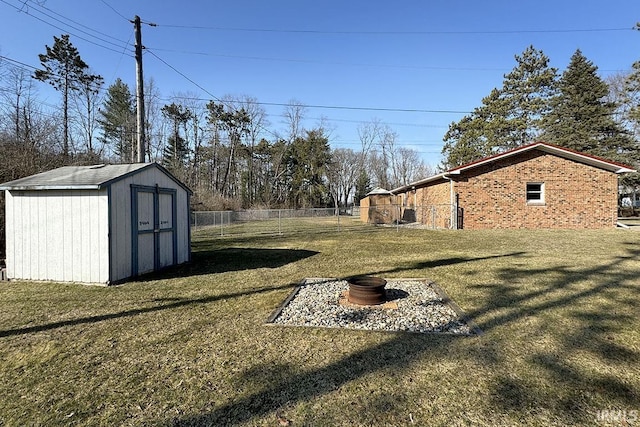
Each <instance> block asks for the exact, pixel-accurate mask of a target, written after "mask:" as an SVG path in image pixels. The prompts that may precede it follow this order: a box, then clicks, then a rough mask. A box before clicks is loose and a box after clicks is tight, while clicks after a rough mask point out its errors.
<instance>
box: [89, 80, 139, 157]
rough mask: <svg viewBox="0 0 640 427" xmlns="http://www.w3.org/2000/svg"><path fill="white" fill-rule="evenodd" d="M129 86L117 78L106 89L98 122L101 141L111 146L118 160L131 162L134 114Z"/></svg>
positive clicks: (134, 123)
mask: <svg viewBox="0 0 640 427" xmlns="http://www.w3.org/2000/svg"><path fill="white" fill-rule="evenodd" d="M135 114H136V113H135V108H134V105H133V96H132V95H131V91H130V90H129V86H128V85H127V84H126V83H124V82H123V81H122V80H120V79H117V80H116V81H115V82H114V83H113V84H112V85H111V86H109V88H108V89H107V96H106V98H105V100H104V103H103V105H102V108H101V109H100V116H101V118H100V119H98V123H99V124H100V126H101V127H102V138H101V139H102V142H104V143H105V144H107V145H109V146H111V147H112V150H113V152H114V153H115V154H116V155H117V156H118V157H119V158H120V161H122V162H125V163H128V162H133V161H134V157H133V141H134V140H135V136H136V134H135V125H136V115H135Z"/></svg>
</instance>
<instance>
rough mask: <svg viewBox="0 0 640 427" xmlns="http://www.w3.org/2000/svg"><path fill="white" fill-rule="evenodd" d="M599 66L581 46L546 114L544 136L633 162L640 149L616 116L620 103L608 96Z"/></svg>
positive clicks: (546, 138)
mask: <svg viewBox="0 0 640 427" xmlns="http://www.w3.org/2000/svg"><path fill="white" fill-rule="evenodd" d="M597 70H598V68H597V67H596V66H595V65H594V64H593V63H592V62H591V61H589V60H588V59H587V58H585V56H584V55H583V54H582V52H581V51H580V50H579V49H578V50H577V51H576V52H575V53H574V54H573V56H572V57H571V61H570V63H569V66H568V67H567V69H566V70H565V72H564V73H563V74H562V77H561V78H560V82H559V85H558V89H559V93H558V95H557V96H556V97H554V99H553V100H552V111H551V112H550V113H549V114H548V115H547V116H546V118H545V123H544V127H545V132H544V139H545V141H547V142H550V143H553V144H557V145H560V146H563V147H567V148H570V149H573V150H577V151H582V152H586V153H590V154H593V155H596V156H600V157H604V158H607V159H610V160H614V161H620V162H629V160H630V158H633V157H637V149H636V147H635V144H634V143H633V140H632V139H631V138H630V136H629V132H628V131H626V130H625V129H623V128H622V127H621V126H620V125H619V124H618V123H617V122H616V121H615V120H614V118H613V117H614V113H615V109H616V105H615V104H613V103H612V102H608V101H607V100H606V96H607V94H608V92H609V87H608V86H607V84H606V83H605V82H604V81H603V80H602V79H601V78H600V77H599V76H598V74H597Z"/></svg>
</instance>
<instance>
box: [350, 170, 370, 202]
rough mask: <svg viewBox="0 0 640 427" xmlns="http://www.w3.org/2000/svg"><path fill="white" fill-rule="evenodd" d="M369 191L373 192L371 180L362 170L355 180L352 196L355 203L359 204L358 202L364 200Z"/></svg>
mask: <svg viewBox="0 0 640 427" xmlns="http://www.w3.org/2000/svg"><path fill="white" fill-rule="evenodd" d="M371 190H373V188H371V179H369V175H368V174H367V171H365V170H364V169H363V170H361V171H360V173H359V174H358V179H357V180H356V189H355V195H354V196H353V199H354V201H355V203H360V200H362V199H364V198H365V197H366V196H367V194H369V192H370V191H371Z"/></svg>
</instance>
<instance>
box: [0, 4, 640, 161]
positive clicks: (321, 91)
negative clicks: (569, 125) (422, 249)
mask: <svg viewBox="0 0 640 427" xmlns="http://www.w3.org/2000/svg"><path fill="white" fill-rule="evenodd" d="M136 14H137V15H139V16H140V17H141V18H142V20H143V21H144V22H148V23H155V24H157V26H155V27H151V26H147V25H145V26H144V27H143V44H144V45H145V47H146V48H147V50H148V51H150V52H146V53H145V55H144V71H145V77H147V78H148V77H153V79H154V80H155V83H156V85H157V86H158V88H159V89H160V91H161V93H162V95H163V97H164V98H167V99H168V98H169V97H170V96H171V95H172V94H177V93H186V92H188V93H191V94H197V95H198V96H200V97H202V98H206V99H210V98H211V95H214V96H216V97H223V96H225V95H227V94H231V95H237V96H240V95H249V96H252V97H255V98H257V99H258V101H260V102H264V103H273V104H286V103H287V102H289V101H290V100H291V99H296V100H298V101H300V102H302V103H303V104H308V105H312V106H331V107H357V108H361V107H362V108H370V109H380V110H367V109H351V108H349V109H344V108H317V107H309V108H308V109H307V121H306V123H305V124H306V126H308V127H312V126H314V124H316V123H317V121H318V119H319V118H320V117H325V118H326V119H327V120H328V122H329V123H330V124H331V125H332V126H333V127H334V130H333V132H332V137H331V145H332V147H346V148H352V149H354V150H357V149H358V148H359V141H358V135H357V130H356V129H357V126H358V123H359V122H366V121H370V120H372V119H374V118H375V119H378V120H380V121H381V122H383V123H387V124H389V126H390V127H391V128H392V129H394V130H395V131H396V132H397V134H398V142H399V143H400V144H401V145H404V146H407V147H410V148H413V149H414V150H416V151H418V152H420V153H421V155H422V157H423V158H424V159H425V161H426V162H427V163H429V164H431V165H432V166H436V165H437V164H438V163H439V161H440V159H441V156H440V150H441V148H442V137H443V135H444V133H445V132H446V130H447V127H448V125H449V123H451V122H452V121H458V120H459V119H460V118H461V117H462V116H463V115H464V112H468V111H471V110H473V109H474V108H475V107H477V106H479V105H480V104H481V99H482V98H483V97H484V96H486V95H488V94H489V92H490V91H491V89H492V88H494V87H501V86H502V80H503V75H504V74H505V73H507V72H509V71H510V70H511V69H512V68H513V67H514V65H515V60H514V55H517V54H520V53H522V51H524V50H525V49H526V48H527V46H529V45H533V46H534V47H536V48H537V49H541V50H542V51H543V52H544V53H545V54H546V55H547V56H549V57H550V59H551V65H552V66H555V67H557V68H559V69H560V70H563V69H564V68H565V67H566V66H567V64H568V62H569V58H570V57H571V55H572V54H573V52H574V51H575V50H576V49H578V48H579V49H581V50H582V52H583V54H584V55H585V56H586V57H587V58H588V59H590V60H591V61H593V62H594V64H595V65H596V66H598V68H599V71H600V75H601V76H602V77H606V76H607V75H610V74H612V73H616V72H622V71H627V70H629V69H630V67H631V64H632V63H633V62H634V61H636V60H640V32H638V31H634V30H633V29H632V28H633V26H634V25H635V23H636V22H638V21H640V2H638V1H637V0H608V1H607V2H603V1H595V0H581V1H573V0H571V1H557V0H556V1H548V0H538V1H535V2H522V1H512V0H509V1H506V0H500V1H483V2H480V1H462V0H446V1H444V0H443V1H424V0H422V1H409V0H406V1H402V0H399V1H396V2H388V1H385V2H382V1H376V0H368V1H363V0H357V1H356V0H353V1H349V0H340V1H334V0H318V1H313V2H311V1H300V0H298V1H290V0H272V1H257V0H254V1H249V0H235V1H231V2H211V1H182V2H178V1H157V0H156V1H147V0H142V1H125V0H86V1H78V0H46V1H43V0H40V1H39V2H37V3H35V2H30V1H29V2H27V3H26V4H25V3H24V0H0V55H3V56H5V57H8V58H11V59H13V60H17V61H20V62H22V63H25V64H29V65H32V66H38V65H39V61H38V56H37V55H38V54H39V53H43V52H44V50H45V45H52V43H53V36H54V35H55V36H59V35H60V34H63V33H69V34H70V37H71V41H72V43H73V44H74V45H75V46H76V47H77V48H78V49H79V51H80V54H81V56H82V58H83V59H84V60H85V62H87V63H88V64H89V66H90V67H91V68H92V69H93V70H94V72H96V73H98V74H101V75H102V76H103V77H104V78H105V80H106V83H107V85H109V84H111V83H113V81H114V80H115V79H116V78H117V77H120V78H122V79H123V80H124V81H125V82H127V83H128V84H130V86H131V87H132V88H133V87H134V82H135V63H134V59H133V52H132V50H133V42H134V40H133V25H132V24H131V23H130V22H128V20H130V19H133V17H134V15H136ZM56 27H57V28H56ZM154 55H155V56H154ZM158 58H161V59H162V61H164V62H166V63H168V64H169V65H171V66H172V67H173V68H175V69H176V70H178V71H179V72H180V73H182V74H184V75H186V76H187V77H188V78H189V79H190V80H192V81H193V82H196V83H197V85H198V86H200V87H198V86H196V85H194V84H193V83H192V82H190V81H189V80H187V79H185V78H184V77H183V76H182V75H180V74H179V73H177V72H176V71H175V70H174V69H172V68H170V67H168V66H167V65H166V64H164V63H163V62H162V61H160V60H159V59H158ZM39 85H40V97H41V99H43V100H44V101H45V102H46V103H48V104H59V96H58V94H57V93H55V92H52V91H51V90H50V89H48V88H47V87H46V85H44V84H40V83H39ZM201 88H203V89H205V90H206V92H205V91H203V90H202V89H201ZM264 108H265V109H266V111H267V113H268V114H269V120H270V122H271V125H270V129H273V130H276V131H277V130H283V129H284V127H285V125H284V123H283V119H282V117H281V114H282V112H283V107H282V106H279V105H265V106H264ZM386 110H418V111H386ZM265 136H266V137H270V135H268V134H267V135H265Z"/></svg>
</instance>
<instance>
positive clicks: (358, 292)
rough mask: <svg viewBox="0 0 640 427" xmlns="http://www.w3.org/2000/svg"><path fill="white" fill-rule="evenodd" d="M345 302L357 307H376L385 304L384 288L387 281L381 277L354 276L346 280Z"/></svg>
mask: <svg viewBox="0 0 640 427" xmlns="http://www.w3.org/2000/svg"><path fill="white" fill-rule="evenodd" d="M347 282H348V283H349V293H348V295H347V300H348V301H349V302H350V303H352V304H358V305H378V304H382V303H384V302H385V300H386V298H385V291H384V287H385V285H386V284H387V281H386V280H384V279H383V278H381V277H373V276H355V277H350V278H349V279H347Z"/></svg>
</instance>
